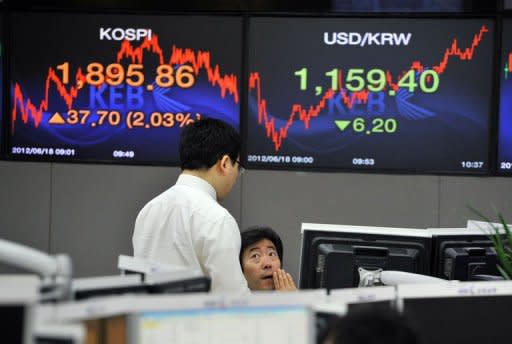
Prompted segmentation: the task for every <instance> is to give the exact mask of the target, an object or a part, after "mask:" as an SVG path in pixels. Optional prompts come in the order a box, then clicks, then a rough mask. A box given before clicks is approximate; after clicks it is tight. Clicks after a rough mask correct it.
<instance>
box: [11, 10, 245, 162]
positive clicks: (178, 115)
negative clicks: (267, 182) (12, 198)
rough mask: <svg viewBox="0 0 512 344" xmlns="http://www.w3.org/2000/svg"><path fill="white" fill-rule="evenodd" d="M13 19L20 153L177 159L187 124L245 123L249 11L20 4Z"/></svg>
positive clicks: (14, 152) (15, 140) (15, 143)
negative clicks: (25, 8) (128, 10)
mask: <svg viewBox="0 0 512 344" xmlns="http://www.w3.org/2000/svg"><path fill="white" fill-rule="evenodd" d="M11 26H12V36H11V41H12V44H11V51H10V54H11V59H10V60H11V62H12V63H11V84H10V111H11V112H10V121H9V122H10V123H9V124H10V128H9V129H8V132H9V152H10V155H11V156H12V157H15V158H30V159H43V160H46V159H50V160H77V161H121V162H129V163H156V164H165V165H173V164H178V162H179V157H178V142H179V135H180V132H181V129H182V128H184V127H185V126H186V125H189V124H190V123H192V122H194V121H195V120H197V119H200V118H202V117H212V118H219V119H222V120H224V121H226V122H228V123H229V124H231V125H232V126H234V127H235V128H237V129H238V128H239V117H240V109H239V104H240V85H239V83H240V73H241V60H242V59H241V50H242V43H241V42H242V33H241V32H242V20H241V18H235V17H227V16H215V17H207V16H165V17H164V16H140V15H138V16H131V15H100V14H62V13H43V14H41V13H15V14H13V15H12V18H11ZM6 131H7V130H6Z"/></svg>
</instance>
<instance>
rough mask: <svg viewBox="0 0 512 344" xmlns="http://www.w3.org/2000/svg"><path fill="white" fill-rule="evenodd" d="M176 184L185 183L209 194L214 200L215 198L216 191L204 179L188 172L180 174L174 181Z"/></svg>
mask: <svg viewBox="0 0 512 344" xmlns="http://www.w3.org/2000/svg"><path fill="white" fill-rule="evenodd" d="M176 185H185V186H190V187H192V188H194V189H198V190H201V191H204V192H206V193H207V194H208V195H210V196H211V197H212V198H213V199H214V200H217V192H216V191H215V189H214V188H213V186H212V185H211V184H210V183H208V182H207V181H206V180H204V179H202V178H199V177H196V176H193V175H190V174H183V173H182V174H180V176H179V177H178V180H177V181H176Z"/></svg>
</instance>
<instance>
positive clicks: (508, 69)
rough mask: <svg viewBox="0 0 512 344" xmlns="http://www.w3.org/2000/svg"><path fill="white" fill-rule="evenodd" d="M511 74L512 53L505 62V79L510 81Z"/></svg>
mask: <svg viewBox="0 0 512 344" xmlns="http://www.w3.org/2000/svg"><path fill="white" fill-rule="evenodd" d="M510 72H512V53H508V59H507V61H506V62H505V68H504V73H505V79H508V76H509V74H510Z"/></svg>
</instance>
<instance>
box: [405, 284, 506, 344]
mask: <svg viewBox="0 0 512 344" xmlns="http://www.w3.org/2000/svg"><path fill="white" fill-rule="evenodd" d="M403 287H408V288H410V289H412V288H415V289H416V292H415V294H416V295H403V294H404V293H403V292H402V288H403ZM436 288H440V290H439V292H437V290H436ZM445 288H447V289H452V290H444V289H443V287H442V286H441V285H439V284H437V285H432V286H425V287H424V288H418V286H414V285H409V286H398V292H397V297H398V298H399V299H400V300H401V303H402V309H403V313H404V316H405V317H406V318H407V320H409V321H410V322H411V323H412V325H414V328H415V329H416V331H417V333H418V338H420V339H421V343H423V344H436V343H465V344H480V343H503V342H508V341H510V336H509V334H508V333H509V330H510V308H511V307H512V293H511V290H510V289H511V288H510V283H509V282H504V281H499V282H463V283H457V284H453V285H451V286H450V284H447V285H446V287H445ZM500 289H508V290H503V291H502V290H500ZM411 293H414V292H411ZM411 293H408V294H411ZM436 294H438V295H436Z"/></svg>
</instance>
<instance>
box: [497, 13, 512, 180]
mask: <svg viewBox="0 0 512 344" xmlns="http://www.w3.org/2000/svg"><path fill="white" fill-rule="evenodd" d="M511 40H512V19H511V18H507V19H505V20H503V33H502V46H501V68H500V83H501V84H500V117H499V118H500V119H499V130H498V172H501V173H505V174H507V173H508V174H512V41H511Z"/></svg>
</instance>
